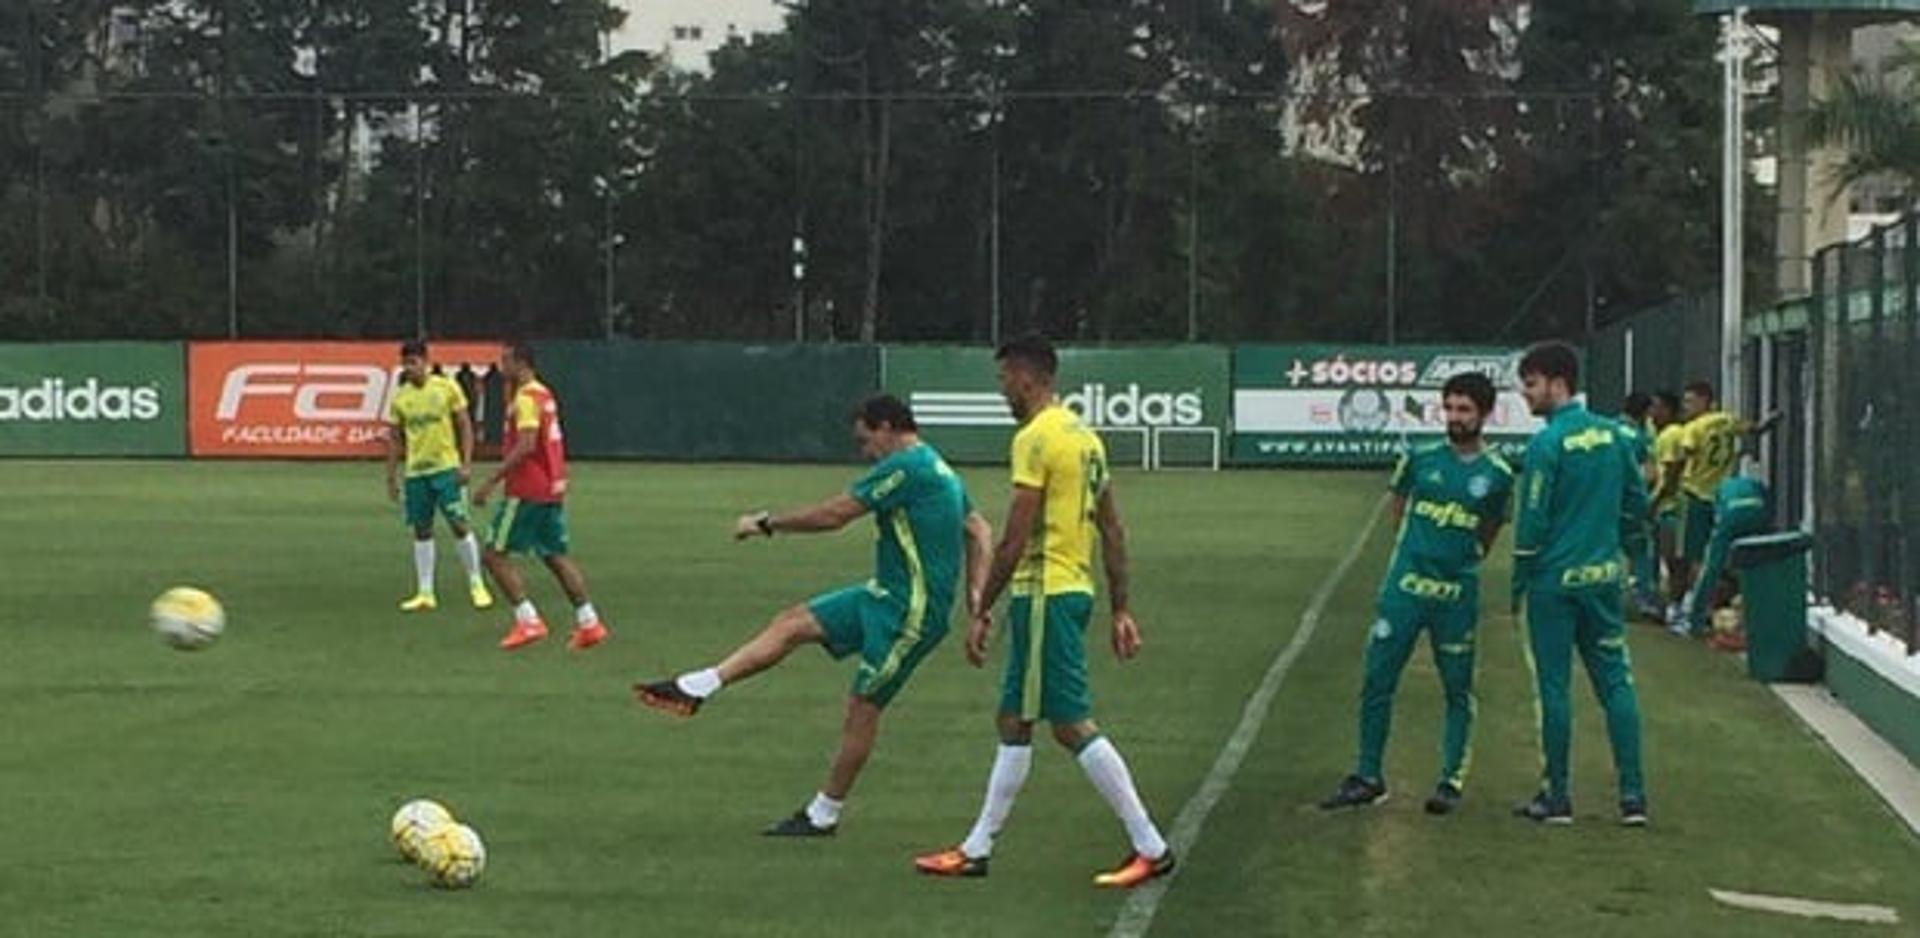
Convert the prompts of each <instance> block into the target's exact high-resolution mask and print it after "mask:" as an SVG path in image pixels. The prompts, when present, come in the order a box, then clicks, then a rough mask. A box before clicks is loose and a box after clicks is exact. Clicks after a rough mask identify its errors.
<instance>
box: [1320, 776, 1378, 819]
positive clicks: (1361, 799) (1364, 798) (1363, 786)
mask: <svg viewBox="0 0 1920 938" xmlns="http://www.w3.org/2000/svg"><path fill="white" fill-rule="evenodd" d="M1385 800H1387V786H1386V785H1384V784H1382V783H1380V782H1372V781H1368V780H1366V779H1364V778H1361V777H1360V776H1358V775H1349V776H1347V777H1346V778H1343V779H1341V780H1340V787H1339V788H1336V789H1334V790H1333V794H1331V795H1328V796H1327V800H1325V801H1322V802H1320V810H1322V811H1338V810H1339V809H1341V808H1363V807H1366V806H1368V805H1376V804H1379V803H1380V802H1382V801H1385Z"/></svg>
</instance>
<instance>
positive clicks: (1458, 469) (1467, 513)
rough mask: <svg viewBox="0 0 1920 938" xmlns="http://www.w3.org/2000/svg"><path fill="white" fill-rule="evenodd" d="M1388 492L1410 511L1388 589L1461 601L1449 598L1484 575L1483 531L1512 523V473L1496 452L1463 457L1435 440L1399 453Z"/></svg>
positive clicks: (1396, 545)
mask: <svg viewBox="0 0 1920 938" xmlns="http://www.w3.org/2000/svg"><path fill="white" fill-rule="evenodd" d="M1388 487H1389V488H1390V489H1392V491H1393V493H1394V494H1395V495H1398V496H1400V497H1402V498H1404V499H1406V514H1405V515H1404V516H1403V517H1402V518H1401V520H1400V537H1399V540H1397V541H1396V542H1395V543H1394V548H1393V561H1392V565H1391V566H1390V567H1389V568H1388V573H1387V580H1386V583H1385V584H1384V588H1385V589H1388V590H1395V589H1397V590H1399V591H1400V592H1404V593H1411V594H1414V595H1416V596H1418V597H1420V598H1427V599H1442V600H1450V599H1455V598H1459V597H1458V596H1457V595H1446V594H1448V593H1458V592H1459V587H1460V586H1461V585H1462V584H1464V583H1465V582H1466V581H1468V580H1471V579H1473V578H1475V577H1477V576H1478V575H1479V571H1480V558H1481V556H1482V555H1483V553H1484V551H1483V549H1482V547H1481V542H1480V532H1481V529H1482V528H1483V527H1484V526H1486V525H1488V524H1497V523H1500V522H1503V521H1505V520H1506V518H1507V506H1508V504H1509V502H1511V501H1512V498H1513V469H1512V468H1511V467H1509V466H1508V465H1507V464H1506V462H1505V461H1503V460H1501V458H1500V457H1498V456H1496V455H1494V454H1493V453H1491V452H1487V451H1482V452H1480V453H1478V454H1475V455H1474V456H1471V457H1467V458H1462V457H1461V456H1460V454H1459V453H1456V452H1455V451H1454V449H1453V447H1452V446H1451V445H1449V444H1447V443H1432V444H1429V445H1426V446H1422V447H1420V448H1418V449H1415V450H1413V451H1412V452H1409V453H1406V454H1405V455H1403V456H1401V457H1400V463H1399V465H1397V466H1396V467H1395V468H1394V470H1393V479H1392V481H1391V482H1390V483H1389V485H1388ZM1426 593H1433V594H1434V595H1430V596H1429V595H1425V594H1426Z"/></svg>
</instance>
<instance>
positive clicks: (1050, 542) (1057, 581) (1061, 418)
mask: <svg viewBox="0 0 1920 938" xmlns="http://www.w3.org/2000/svg"><path fill="white" fill-rule="evenodd" d="M1107 481H1108V475H1107V448H1106V446H1105V445H1103V444H1102V443H1101V442H1100V437H1099V436H1097V435H1096V434H1094V432H1093V431H1092V430H1089V429H1087V428H1086V426H1085V425H1084V424H1082V423H1081V422H1080V418H1079V417H1078V416H1075V415H1074V413H1073V411H1071V410H1068V409H1067V408H1066V407H1064V406H1062V405H1061V404H1060V403H1059V402H1058V401H1055V402H1054V403H1052V404H1050V405H1048V406H1047V407H1046V408H1045V409H1043V410H1041V411H1040V412H1039V413H1037V414H1034V415H1033V418H1032V419H1030V420H1028V421H1027V424H1026V426H1024V427H1021V428H1020V431H1019V432H1018V433H1015V434H1014V435H1013V484H1014V485H1015V486H1018V487H1021V488H1031V489H1039V490H1040V492H1041V495H1040V517H1039V519H1038V520H1037V521H1035V522H1034V530H1033V535H1034V536H1033V539H1032V540H1031V541H1030V542H1028V544H1027V552H1026V555H1025V556H1023V557H1021V558H1020V566H1019V567H1017V568H1015V569H1014V572H1013V593H1014V595H1016V596H1031V595H1033V594H1034V593H1040V594H1042V595H1046V596H1057V595H1060V594H1062V593H1086V594H1088V595H1092V594H1093V592H1094V585H1093V550H1094V542H1095V540H1096V539H1097V531H1098V529H1097V528H1096V527H1095V525H1094V516H1095V513H1096V512H1097V510H1098V507H1099V504H1100V496H1101V494H1102V493H1104V492H1106V490H1107Z"/></svg>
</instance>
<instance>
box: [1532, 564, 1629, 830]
mask: <svg viewBox="0 0 1920 938" xmlns="http://www.w3.org/2000/svg"><path fill="white" fill-rule="evenodd" d="M1527 647H1528V663H1529V664H1530V665H1532V667H1533V673H1534V680H1535V682H1536V683H1537V684H1538V692H1539V698H1538V699H1539V707H1540V749H1541V754H1542V756H1543V757H1544V759H1543V761H1544V763H1545V776H1544V778H1543V779H1542V784H1543V786H1544V789H1545V791H1546V792H1547V794H1549V795H1552V796H1556V797H1562V796H1565V795H1566V794H1567V793H1568V788H1567V771H1568V770H1567V750H1568V748H1569V746H1570V742H1571V736H1572V734H1573V704H1572V701H1571V700H1570V699H1568V688H1567V685H1568V682H1569V679H1570V678H1571V672H1572V668H1573V652H1574V649H1576V648H1577V649H1579V651H1580V660H1581V662H1582V663H1584V664H1585V665H1586V666H1587V677H1588V679H1589V680H1591V681H1592V683H1593V692H1594V695H1595V696H1596V697H1599V698H1600V705H1601V707H1602V708H1604V709H1605V710H1606V713H1607V739H1608V740H1609V741H1610V742H1611V743H1612V744H1613V763H1614V767H1615V769H1616V770H1618V772H1619V776H1620V797H1622V798H1629V797H1635V796H1644V795H1645V794H1646V783H1645V780H1644V779H1643V778H1642V776H1641V773H1640V703H1639V699H1638V694H1637V693H1636V692H1635V691H1634V687H1633V660H1632V658H1631V656H1630V655H1629V654H1628V653H1627V627H1626V621H1625V618H1624V617H1623V616H1622V615H1621V609H1620V585H1619V584H1618V583H1617V582H1616V583H1605V584H1597V585H1595V586H1591V587H1586V588H1581V589H1542V588H1540V587H1538V586H1536V587H1534V588H1533V589H1532V590H1530V591H1529V592H1528V598H1527Z"/></svg>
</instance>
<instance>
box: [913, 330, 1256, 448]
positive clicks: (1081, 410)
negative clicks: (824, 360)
mask: <svg viewBox="0 0 1920 938" xmlns="http://www.w3.org/2000/svg"><path fill="white" fill-rule="evenodd" d="M1227 361H1228V351H1227V348H1226V347H1225V346H1217V345H1171V346H1141V347H1119V348H1063V349H1061V350H1060V374H1059V381H1058V386H1059V391H1060V399H1061V402H1062V403H1064V404H1066V405H1067V407H1068V408H1070V409H1072V410H1073V412H1074V413H1077V414H1079V415H1080V418H1081V419H1082V420H1084V421H1086V423H1087V425H1088V426H1090V427H1093V428H1094V429H1095V431H1097V432H1099V433H1100V434H1101V436H1102V437H1103V438H1105V439H1106V442H1107V447H1108V448H1109V450H1110V451H1111V454H1112V458H1113V461H1114V463H1115V464H1127V463H1132V464H1136V465H1137V464H1139V463H1141V462H1143V461H1145V460H1146V458H1147V457H1148V456H1157V457H1159V460H1158V461H1160V462H1162V463H1165V464H1168V465H1174V464H1183V465H1184V464H1203V463H1206V462H1209V461H1210V457H1211V448H1212V447H1224V446H1225V445H1226V434H1227V427H1228V421H1227V402H1228V381H1227V378H1228V374H1227ZM883 370H884V372H885V378H886V387H887V390H888V391H891V392H892V393H894V394H897V395H899V396H900V397H901V398H902V399H903V400H906V401H907V402H908V403H910V404H912V405H913V412H914V416H915V417H916V418H917V419H918V420H919V423H920V426H921V428H922V432H923V433H924V434H925V435H926V437H927V439H928V440H929V441H930V442H932V443H933V444H934V445H935V446H938V447H939V448H940V452H941V453H942V454H944V455H945V456H946V457H947V458H949V459H954V460H959V461H965V462H1004V461H1006V458H1007V445H1008V443H1009V441H1010V440H1012V438H1013V413H1012V411H1010V410H1008V409H1007V402H1006V400H1005V399H1004V398H1002V397H1001V396H1000V383H999V368H998V366H997V365H996V364H995V363H994V360H993V350H992V349H989V348H984V347H980V346H894V345H890V346H887V348H886V355H885V363H884V368H883ZM1222 455H1224V454H1222Z"/></svg>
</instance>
